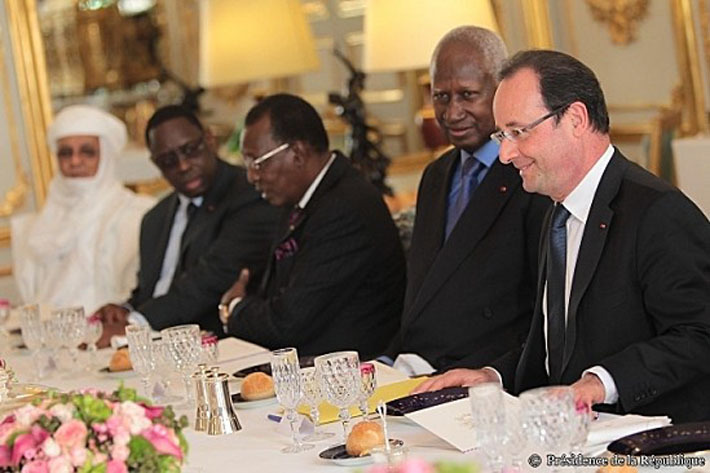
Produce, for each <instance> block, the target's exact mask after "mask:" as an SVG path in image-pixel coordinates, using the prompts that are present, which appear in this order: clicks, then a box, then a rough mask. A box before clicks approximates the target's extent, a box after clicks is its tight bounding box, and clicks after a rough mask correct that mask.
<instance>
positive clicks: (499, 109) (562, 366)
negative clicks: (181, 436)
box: [422, 51, 710, 423]
mask: <svg viewBox="0 0 710 473" xmlns="http://www.w3.org/2000/svg"><path fill="white" fill-rule="evenodd" d="M501 76H502V82H501V84H500V86H499V88H498V91H497V92H496V96H495V100H494V111H495V119H496V124H497V125H498V127H499V128H500V131H499V132H497V133H496V134H495V135H494V136H495V138H496V139H498V140H500V141H501V152H500V159H501V161H503V162H505V163H512V164H513V166H514V167H515V168H516V169H517V170H518V171H519V172H520V175H521V176H522V178H523V186H524V187H525V189H526V190H528V191H530V192H538V193H541V194H544V195H548V196H550V197H551V198H552V199H553V200H554V201H555V205H554V208H553V209H551V210H550V212H549V213H548V215H547V217H546V220H545V224H544V233H543V237H544V239H543V242H542V245H541V252H540V262H541V271H540V274H539V279H538V290H537V303H536V311H535V315H534V317H533V321H532V325H531V330H530V333H529V335H528V337H527V341H526V343H525V345H524V348H522V350H518V351H514V352H511V354H510V356H506V357H503V358H502V359H500V360H498V361H496V362H495V363H493V364H492V367H494V368H495V369H496V370H497V371H498V373H499V375H500V376H502V380H503V383H504V385H505V386H506V387H507V388H508V389H510V390H511V391H513V392H514V393H519V392H521V391H524V390H526V389H530V388H534V387H537V386H541V385H547V384H552V385H555V384H571V386H572V389H573V392H574V394H575V400H576V401H577V402H578V404H584V405H587V406H592V405H598V407H597V408H599V409H602V410H610V411H614V412H617V413H627V412H634V413H639V414H647V415H667V416H670V417H671V419H672V420H673V422H674V423H679V422H689V421H700V420H710V403H708V400H707V399H708V398H707V396H708V394H707V393H708V392H710V365H709V364H708V362H707V360H709V359H710V223H708V220H707V218H706V217H705V216H704V215H703V214H702V212H701V211H700V210H699V209H698V208H697V207H696V206H695V205H694V204H693V203H692V202H691V201H690V200H689V199H688V198H687V197H686V196H685V195H683V194H682V193H681V192H680V191H679V190H678V189H676V188H674V187H673V186H671V185H669V184H668V183H666V182H665V181H662V180H661V179H659V178H657V177H655V176H653V175H651V174H650V173H648V172H647V171H646V170H644V169H642V168H640V167H639V166H637V165H636V164H634V163H631V162H630V161H628V160H627V159H626V158H625V157H624V156H623V155H622V154H621V152H620V151H619V150H618V149H616V148H614V147H613V146H612V145H611V144H610V139H609V117H608V114H607V109H606V104H605V100H604V95H603V93H602V90H601V88H600V85H599V82H598V81H597V78H596V77H595V76H594V73H593V72H592V71H591V70H589V68H587V67H586V66H585V65H584V64H582V63H581V62H579V61H577V60H576V59H574V58H572V57H571V56H568V55H566V54H563V53H560V52H556V51H525V52H521V53H518V54H517V55H516V56H514V57H513V58H512V59H511V60H510V62H509V63H507V64H506V66H505V67H504V68H503V70H502V73H501ZM496 379H497V375H496V374H495V372H494V371H493V370H492V369H488V368H486V369H483V370H477V371H467V370H453V371H451V372H449V373H446V374H444V375H442V376H441V377H439V378H435V379H434V380H432V381H429V382H427V383H426V384H425V385H424V386H422V389H437V388H440V387H444V386H448V385H455V384H464V385H468V384H475V383H477V382H480V381H482V380H496Z"/></svg>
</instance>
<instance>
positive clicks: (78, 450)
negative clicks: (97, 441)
mask: <svg viewBox="0 0 710 473" xmlns="http://www.w3.org/2000/svg"><path fill="white" fill-rule="evenodd" d="M88 455H89V451H88V450H87V449H86V448H84V446H83V445H76V446H74V447H72V448H71V449H70V450H69V459H70V460H71V462H72V465H74V466H77V467H79V466H81V465H83V464H84V463H85V462H86V457H87V456H88Z"/></svg>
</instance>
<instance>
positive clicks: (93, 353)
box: [84, 315, 103, 372]
mask: <svg viewBox="0 0 710 473" xmlns="http://www.w3.org/2000/svg"><path fill="white" fill-rule="evenodd" d="M102 332H103V324H102V323H101V318H100V317H99V316H98V315H92V316H90V317H87V318H86V329H85V332H84V343H86V351H87V352H88V354H89V363H87V366H86V370H87V371H90V372H93V371H94V370H95V369H97V368H98V366H97V365H98V362H97V352H98V349H97V347H96V343H97V342H98V341H99V339H100V338H101V333H102Z"/></svg>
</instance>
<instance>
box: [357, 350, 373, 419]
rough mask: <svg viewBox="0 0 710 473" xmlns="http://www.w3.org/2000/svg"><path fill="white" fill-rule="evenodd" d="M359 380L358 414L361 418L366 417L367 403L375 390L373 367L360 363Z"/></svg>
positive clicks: (369, 364)
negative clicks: (359, 413)
mask: <svg viewBox="0 0 710 473" xmlns="http://www.w3.org/2000/svg"><path fill="white" fill-rule="evenodd" d="M360 378H361V380H362V390H361V393H360V412H362V417H363V418H365V417H367V413H368V411H369V409H368V406H367V401H368V400H369V399H370V396H372V394H373V393H374V392H375V389H377V378H376V377H375V365H373V364H372V363H360Z"/></svg>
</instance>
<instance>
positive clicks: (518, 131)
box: [491, 104, 569, 144]
mask: <svg viewBox="0 0 710 473" xmlns="http://www.w3.org/2000/svg"><path fill="white" fill-rule="evenodd" d="M567 107H569V104H565V105H562V106H561V107H557V108H556V109H554V110H553V111H551V112H550V113H548V114H547V115H543V116H542V117H540V118H538V119H537V120H535V121H534V122H532V123H528V124H527V125H525V126H521V127H515V128H511V129H509V130H500V131H496V132H495V133H491V139H492V140H493V141H495V142H496V143H498V144H502V143H503V140H504V139H506V140H508V141H511V142H513V143H515V142H516V141H518V140H520V139H522V138H525V135H527V134H528V133H530V130H532V129H533V128H535V127H536V126H538V125H539V124H540V123H542V122H544V121H545V120H547V119H548V118H551V117H554V116H555V115H557V114H558V113H560V112H561V111H562V110H564V109H565V108H567Z"/></svg>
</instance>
